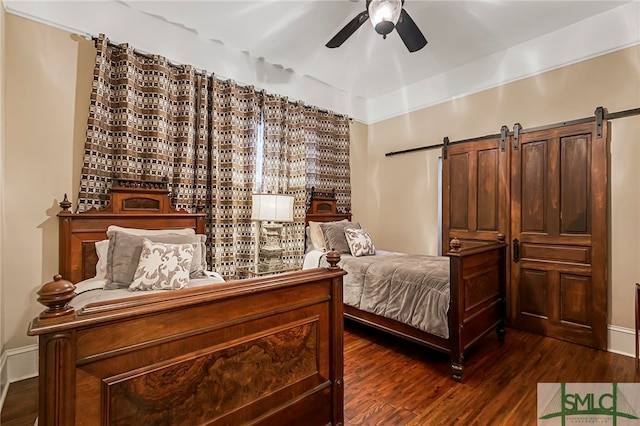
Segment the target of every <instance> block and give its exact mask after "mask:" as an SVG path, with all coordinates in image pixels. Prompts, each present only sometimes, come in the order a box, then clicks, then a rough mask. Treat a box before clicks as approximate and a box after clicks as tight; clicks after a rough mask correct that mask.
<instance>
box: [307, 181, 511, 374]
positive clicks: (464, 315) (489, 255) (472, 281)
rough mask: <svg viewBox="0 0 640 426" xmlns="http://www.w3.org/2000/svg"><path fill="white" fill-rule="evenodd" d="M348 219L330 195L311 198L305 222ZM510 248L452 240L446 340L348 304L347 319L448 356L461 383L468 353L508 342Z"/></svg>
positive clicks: (499, 243)
mask: <svg viewBox="0 0 640 426" xmlns="http://www.w3.org/2000/svg"><path fill="white" fill-rule="evenodd" d="M320 206H322V209H321V208H320ZM344 219H347V220H350V219H351V215H350V214H348V213H339V212H338V211H337V210H336V199H335V196H334V195H333V194H332V193H315V192H314V193H313V194H312V197H311V204H310V208H309V210H308V211H307V223H308V222H310V221H318V222H333V221H339V220H344ZM506 247H507V246H506V244H505V243H504V237H503V236H502V235H498V239H497V241H493V242H491V241H478V240H464V241H462V242H461V241H459V240H458V239H457V238H454V239H452V240H451V242H450V250H449V253H447V256H449V258H450V262H449V267H450V271H449V285H450V302H449V309H448V323H449V338H447V339H445V338H443V337H440V336H436V335H434V334H430V333H427V332H425V331H423V330H420V329H418V328H416V327H412V326H410V325H407V324H405V323H403V322H401V321H397V320H394V319H390V318H387V317H384V316H382V315H376V314H373V313H370V312H367V311H363V310H360V309H357V308H354V307H353V306H350V305H344V317H345V318H347V319H350V320H353V321H357V322H360V323H362V324H365V325H368V326H370V327H374V328H377V329H379V330H382V331H385V332H387V333H390V334H394V335H396V336H399V337H401V338H404V339H407V340H411V341H413V342H416V343H419V344H421V345H424V346H427V347H429V348H432V349H436V350H438V351H441V352H446V353H448V354H450V355H451V375H452V376H453V378H454V379H455V380H462V373H463V362H464V355H465V353H466V352H467V350H468V349H469V348H470V347H471V346H473V345H474V344H475V343H477V342H478V341H479V340H480V339H481V338H482V337H483V336H485V335H486V334H487V333H489V332H492V331H494V330H495V331H496V332H497V335H498V339H499V340H502V339H503V338H504V326H505V315H506V276H507V275H506V267H507V258H506Z"/></svg>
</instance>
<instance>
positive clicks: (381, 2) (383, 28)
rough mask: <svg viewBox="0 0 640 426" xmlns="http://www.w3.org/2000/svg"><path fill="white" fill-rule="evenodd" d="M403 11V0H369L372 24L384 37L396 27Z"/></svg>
mask: <svg viewBox="0 0 640 426" xmlns="http://www.w3.org/2000/svg"><path fill="white" fill-rule="evenodd" d="M401 11H402V0H371V1H370V2H369V17H370V18H371V25H373V28H374V29H375V30H376V32H377V33H378V34H382V36H383V37H384V38H386V37H387V34H389V33H390V32H391V31H393V29H394V28H395V26H396V23H397V22H398V19H399V18H400V12H401Z"/></svg>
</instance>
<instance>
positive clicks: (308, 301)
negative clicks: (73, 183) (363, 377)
mask: <svg viewBox="0 0 640 426" xmlns="http://www.w3.org/2000/svg"><path fill="white" fill-rule="evenodd" d="M61 206H62V207H63V211H62V212H60V214H59V219H60V273H61V275H58V276H56V277H55V279H54V281H52V282H50V283H47V284H45V285H44V286H43V287H42V289H41V290H40V291H39V293H38V294H39V299H38V300H39V301H40V302H41V303H42V304H44V305H45V306H46V307H47V309H46V310H45V311H44V312H42V313H41V314H40V316H39V317H38V318H35V319H34V320H33V322H32V323H31V325H30V327H29V331H28V334H29V335H31V336H38V338H39V417H38V423H39V425H40V426H46V425H55V426H63V425H74V424H75V425H132V424H153V425H159V424H164V425H196V424H221V425H222V424H224V425H237V424H254V425H258V424H317V425H326V424H333V425H339V424H342V423H343V383H342V377H343V340H342V339H343V336H342V330H343V328H342V327H343V320H342V276H343V275H344V272H343V271H342V270H341V269H340V268H338V267H336V266H335V265H336V263H337V261H338V260H339V256H336V258H332V259H331V265H333V266H331V267H330V268H319V269H315V270H308V271H298V272H291V273H286V274H280V275H273V276H269V277H263V278H255V279H248V280H240V281H229V282H226V283H221V284H215V285H209V286H204V287H196V288H187V289H181V290H173V291H160V292H154V293H151V294H145V295H140V296H136V297H133V298H126V299H119V300H112V301H109V302H104V303H94V304H89V305H87V306H84V307H83V308H81V309H79V308H78V309H74V308H72V307H70V306H69V304H68V303H69V301H70V300H72V299H73V297H74V287H75V286H74V285H73V284H72V283H75V282H77V281H80V280H82V279H85V278H88V277H91V276H93V275H94V274H95V263H96V262H95V261H96V254H95V244H94V243H95V242H96V241H99V240H102V239H104V238H105V235H106V234H105V230H106V229H107V226H108V225H112V224H116V225H119V226H124V227H135V228H143V229H166V228H170V229H174V228H175V229H178V228H184V227H187V228H188V227H191V228H194V229H196V231H197V232H202V231H203V229H204V219H205V215H204V214H203V213H196V214H189V213H186V212H184V211H179V212H178V211H175V210H173V209H172V208H171V207H170V200H169V197H168V196H167V188H166V183H165V184H162V183H158V184H154V183H149V182H135V181H120V182H116V183H114V187H113V188H112V193H111V201H110V204H109V206H108V207H107V208H105V209H104V210H100V211H97V210H91V211H88V212H85V213H78V214H74V213H71V212H70V211H69V208H70V203H69V202H68V201H67V200H66V197H65V201H63V202H62V203H61ZM99 291H107V290H99Z"/></svg>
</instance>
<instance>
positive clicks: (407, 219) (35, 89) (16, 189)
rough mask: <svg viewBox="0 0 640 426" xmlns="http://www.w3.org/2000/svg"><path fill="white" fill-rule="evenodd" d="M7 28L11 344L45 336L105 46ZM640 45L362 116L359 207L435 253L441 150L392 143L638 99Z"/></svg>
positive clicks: (632, 143) (630, 268)
mask: <svg viewBox="0 0 640 426" xmlns="http://www.w3.org/2000/svg"><path fill="white" fill-rule="evenodd" d="M4 39H5V42H6V47H5V49H4V65H5V67H4V73H5V78H6V81H7V84H6V86H5V89H4V97H3V99H4V103H5V105H6V107H5V108H4V110H3V111H4V123H5V126H3V132H2V133H3V140H4V146H3V148H4V152H2V151H0V155H3V157H2V158H4V159H5V165H4V170H2V175H1V176H2V183H3V186H2V187H1V188H2V191H3V193H4V200H3V201H2V204H0V219H2V234H1V237H2V239H1V241H0V250H1V253H2V255H1V259H2V264H1V269H0V286H2V291H3V293H2V294H3V296H2V303H1V305H2V311H1V312H2V313H3V315H4V317H3V321H2V327H3V332H4V343H5V344H6V348H5V349H11V348H16V347H20V346H25V345H29V344H33V343H35V339H34V338H29V337H27V336H26V329H27V326H28V323H29V321H30V320H31V319H32V318H33V317H34V316H36V315H37V314H38V313H39V312H40V311H41V307H40V306H39V305H38V304H37V302H36V297H37V296H36V292H37V291H38V289H39V288H40V286H41V285H42V284H43V283H44V282H47V281H49V280H51V277H52V276H53V275H54V274H55V273H56V272H57V269H58V268H57V262H58V257H57V244H58V229H57V218H56V214H57V213H58V211H59V208H58V202H59V201H60V200H61V198H62V196H63V194H64V193H68V194H69V195H70V197H72V199H73V198H75V194H76V192H77V185H78V182H79V181H80V168H81V165H82V158H81V156H82V146H83V141H84V137H85V134H84V132H85V126H86V118H87V112H88V102H89V92H90V87H91V79H92V72H93V60H94V54H95V50H94V48H93V43H92V42H91V41H87V40H84V39H82V38H78V37H76V36H73V35H71V34H69V33H67V32H65V31H62V30H59V29H55V28H52V27H48V26H46V25H43V24H39V23H35V22H33V21H30V20H26V19H23V18H20V17H17V16H14V15H10V14H7V15H6V16H5V23H4ZM639 56H640V47H638V46H636V47H634V48H630V49H626V50H623V51H620V52H616V53H612V54H609V55H606V56H602V57H599V58H595V59H592V60H589V61H586V62H582V63H579V64H575V65H572V66H569V67H566V68H562V69H559V70H555V71H551V72H548V73H545V74H542V75H540V76H537V77H532V78H529V79H526V80H522V81H518V82H515V83H511V84H508V85H505V86H502V87H500V88H497V89H492V90H488V91H486V92H482V93H478V94H474V95H471V96H467V97H464V98H460V99H458V100H455V101H451V102H448V103H445V104H442V105H437V106H434V107H431V108H427V109H423V110H420V111H416V112H414V113H412V114H407V115H403V116H401V117H397V118H394V119H390V120H386V121H384V122H380V123H376V124H373V125H369V126H367V125H364V124H362V123H357V122H353V123H352V128H351V136H352V156H351V170H352V189H353V196H352V208H353V213H354V218H355V219H356V220H359V221H361V222H362V223H363V225H364V226H365V227H367V228H368V229H370V230H371V231H372V233H373V236H374V241H375V242H376V244H377V246H378V247H379V248H384V249H390V250H402V251H410V252H416V253H435V251H436V247H437V235H436V226H437V225H436V224H437V210H436V208H437V196H436V184H437V158H438V156H439V151H438V150H435V151H423V152H417V153H413V154H407V155H400V156H395V157H385V156H384V153H385V152H389V151H397V150H400V149H406V148H412V147H416V146H422V145H425V144H438V143H441V142H442V138H443V137H444V136H449V137H450V138H451V140H456V139H461V138H467V137H474V136H480V135H484V134H488V133H495V132H497V131H499V129H500V126H502V125H503V124H506V125H508V126H509V127H512V125H513V123H515V122H517V121H518V122H520V123H522V125H523V126H524V127H533V126H537V125H542V124H549V123H555V122H558V121H563V120H570V119H574V118H580V117H584V116H588V115H591V114H593V111H594V109H595V108H596V107H597V106H599V105H602V106H605V107H607V108H608V109H609V110H610V111H619V110H624V109H630V108H636V107H638V106H640V77H639V75H640V58H639ZM525 96H526V97H525ZM611 134H612V141H611V152H612V154H611V157H612V158H611V163H612V170H613V171H612V176H611V226H610V234H611V236H612V237H611V240H612V241H611V250H610V253H611V257H612V259H613V260H612V261H611V262H610V265H611V267H610V271H609V273H610V282H611V288H612V290H611V295H612V300H613V312H612V314H611V321H610V322H611V323H613V324H616V325H620V326H625V327H632V325H633V321H632V316H633V308H632V305H631V302H630V300H631V299H630V297H631V288H632V284H633V283H634V282H635V281H638V280H640V273H639V272H640V262H638V261H637V259H639V258H640V246H639V243H638V237H640V225H639V224H638V217H639V213H640V189H639V185H638V183H639V182H640V172H639V171H638V170H637V169H636V165H637V164H638V162H639V160H640V143H639V142H640V118H638V117H634V118H627V119H624V120H616V121H615V122H613V124H612V132H611ZM0 137H2V136H0ZM1 141H2V140H0V142H1ZM0 159H1V158H0ZM0 164H1V163H0ZM73 201H75V200H73Z"/></svg>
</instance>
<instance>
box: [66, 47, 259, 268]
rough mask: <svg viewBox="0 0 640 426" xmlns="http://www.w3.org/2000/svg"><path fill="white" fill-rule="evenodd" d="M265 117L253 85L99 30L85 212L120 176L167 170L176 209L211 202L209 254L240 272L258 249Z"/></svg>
mask: <svg viewBox="0 0 640 426" xmlns="http://www.w3.org/2000/svg"><path fill="white" fill-rule="evenodd" d="M259 119H260V101H259V96H258V94H256V92H255V91H254V90H253V88H251V87H240V86H238V85H237V84H235V83H233V82H224V81H220V80H218V79H216V78H214V77H213V76H211V77H208V76H206V74H204V73H198V72H196V71H195V70H194V69H193V68H192V67H190V66H188V65H185V66H176V65H173V64H169V62H168V61H167V60H166V59H165V58H163V57H161V56H147V55H142V54H139V53H137V52H134V50H133V49H132V48H130V47H129V46H127V45H126V44H123V45H120V46H113V45H112V44H110V43H109V41H108V39H106V38H105V37H104V36H100V38H99V39H98V40H97V54H96V64H95V69H94V80H93V88H92V94H91V106H90V111H89V119H88V125H87V139H86V142H85V150H84V164H83V169H82V176H81V183H80V189H79V195H78V211H80V212H82V211H85V210H88V209H90V208H92V207H95V208H101V207H104V206H105V205H106V202H107V201H108V190H109V188H110V187H111V181H112V179H113V178H129V179H141V178H148V179H154V180H155V179H157V180H161V179H166V180H167V181H168V183H169V188H170V190H171V191H172V195H173V198H174V200H173V201H174V206H175V207H176V208H184V209H186V210H192V211H193V208H194V207H195V206H196V205H197V204H203V205H205V206H206V211H207V213H208V221H207V222H208V223H207V236H208V249H209V250H208V263H209V264H210V265H211V264H214V265H216V266H215V268H216V270H217V271H218V272H219V273H221V274H222V275H224V276H228V277H230V276H233V275H235V270H236V268H237V267H238V266H242V265H244V264H246V263H248V262H250V260H251V259H252V253H253V242H252V238H251V223H250V220H249V219H250V216H251V189H252V184H253V178H254V170H253V169H254V166H255V158H254V149H255V144H256V126H257V122H258V120H259Z"/></svg>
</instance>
